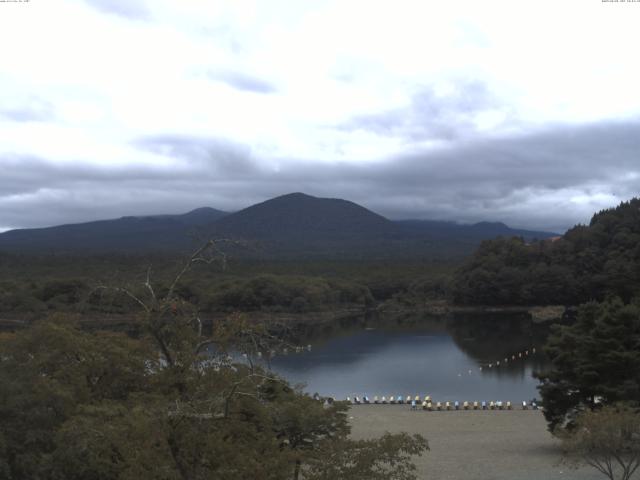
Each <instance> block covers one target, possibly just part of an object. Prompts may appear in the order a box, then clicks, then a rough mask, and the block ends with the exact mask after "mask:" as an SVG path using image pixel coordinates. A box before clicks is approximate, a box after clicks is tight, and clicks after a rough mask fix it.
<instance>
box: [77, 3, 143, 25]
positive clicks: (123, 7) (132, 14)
mask: <svg viewBox="0 0 640 480" xmlns="http://www.w3.org/2000/svg"><path fill="white" fill-rule="evenodd" d="M84 1H85V2H86V3H87V4H88V5H90V6H91V7H93V8H95V9H96V10H99V11H101V12H104V13H109V14H112V15H118V16H120V17H125V18H129V19H133V20H146V19H148V18H149V10H148V9H147V7H146V5H145V3H144V1H143V0H84Z"/></svg>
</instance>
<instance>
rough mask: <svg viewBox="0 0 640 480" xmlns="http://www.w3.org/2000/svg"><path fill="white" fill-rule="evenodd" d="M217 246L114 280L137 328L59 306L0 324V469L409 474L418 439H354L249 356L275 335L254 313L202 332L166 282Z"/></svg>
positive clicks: (193, 312)
mask: <svg viewBox="0 0 640 480" xmlns="http://www.w3.org/2000/svg"><path fill="white" fill-rule="evenodd" d="M218 254H219V252H218V251H217V244H216V243H215V242H209V243H208V244H207V245H205V246H204V247H203V248H201V249H199V250H198V251H197V252H195V253H194V255H192V256H191V257H190V258H189V259H187V261H186V263H185V264H184V265H183V266H182V268H181V269H180V270H179V271H178V273H177V274H176V276H175V278H174V280H173V282H172V283H171V284H170V285H169V287H168V288H167V289H165V290H160V289H156V288H154V286H153V285H152V282H151V279H150V275H147V278H146V280H145V282H144V285H143V286H144V289H143V290H142V293H144V294H145V295H142V293H140V292H139V291H137V290H134V289H129V288H123V287H117V288H116V289H115V290H116V291H117V292H119V293H121V294H122V295H125V296H127V297H128V298H130V299H131V300H132V301H134V302H135V303H137V304H138V305H139V306H140V309H141V314H140V316H139V323H140V327H141V328H140V331H141V336H140V337H139V338H135V339H134V338H129V337H127V336H126V335H124V334H120V333H110V332H94V333H89V332H86V331H83V330H81V329H80V328H79V327H78V325H77V324H76V323H75V322H73V321H72V319H71V320H69V319H68V318H65V317H59V318H55V319H52V320H49V321H42V322H39V323H38V324H36V325H35V326H33V327H32V328H28V329H25V330H23V331H20V332H18V333H16V334H15V335H3V336H2V337H0V352H2V354H1V355H0V384H1V385H2V389H0V425H1V426H2V428H1V429H0V479H3V480H4V479H11V480H23V479H24V480H26V479H29V480H39V479H53V480H62V479H65V480H80V479H83V480H86V479H89V480H93V479H95V480H98V479H100V480H103V479H108V480H111V479H113V480H116V479H117V480H133V479H140V480H147V479H149V480H151V479H163V480H164V479H166V480H195V479H198V480H199V479H207V478H224V479H225V480H241V479H247V478H251V479H265V480H271V479H273V480H276V479H278V480H279V479H282V478H294V479H296V478H299V476H300V475H301V474H303V475H304V476H305V478H326V477H318V475H320V474H321V473H322V472H326V471H329V470H328V469H330V468H333V469H334V471H341V472H344V475H341V476H340V478H344V479H347V480H348V479H359V478H364V477H363V476H366V475H367V474H369V478H378V477H374V476H373V475H374V474H377V473H376V472H381V471H383V469H384V468H386V469H387V470H389V471H395V472H396V473H394V474H393V475H395V476H390V477H389V478H395V479H399V480H400V479H402V480H405V479H406V480H409V479H412V478H415V477H414V476H412V475H413V473H412V472H413V471H414V470H413V469H412V467H411V455H419V454H421V453H422V452H424V451H425V450H426V448H427V446H426V441H424V439H422V438H421V437H408V436H404V435H399V436H396V435H387V436H385V437H383V438H381V439H378V440H375V439H374V440H370V441H367V442H364V443H363V442H354V441H352V440H350V439H349V438H348V435H349V430H350V429H349V425H348V423H347V418H346V410H347V408H348V407H347V405H345V404H344V403H340V402H337V403H334V404H333V405H330V406H325V405H324V404H323V403H322V402H320V401H318V400H315V399H313V398H311V397H309V396H308V395H306V394H304V393H302V392H301V391H299V390H295V389H292V388H291V387H290V386H289V385H288V383H287V382H286V381H284V380H283V379H281V378H279V377H277V376H276V375H274V374H273V373H271V372H269V371H268V370H265V369H263V368H261V367H260V366H259V365H257V364H255V363H254V362H253V361H252V359H253V358H254V356H258V353H260V352H262V350H263V349H265V350H269V349H271V348H273V347H274V345H275V344H276V343H277V342H278V341H280V340H279V339H278V338H277V337H276V336H274V335H273V334H272V333H271V332H270V331H269V328H268V326H266V325H264V324H259V323H253V322H251V321H250V320H249V319H248V318H247V317H243V316H232V317H230V318H229V319H228V320H227V321H225V322H221V323H220V324H218V325H216V326H215V328H214V329H213V333H212V334H211V335H206V334H204V333H203V328H202V323H201V321H200V319H199V315H198V311H197V309H196V308H195V307H194V306H193V305H191V304H189V303H188V302H186V301H185V300H183V299H182V298H181V297H180V295H179V293H178V290H179V285H180V281H181V279H182V278H183V277H184V276H185V275H186V274H187V273H188V272H189V271H190V269H191V268H192V267H193V266H194V265H196V264H199V263H211V262H212V261H214V260H215V259H216V258H217V256H218ZM156 291H159V292H161V293H156ZM209 346H212V347H213V351H211V350H209V349H208V348H207V347H209ZM231 351H236V352H238V351H239V352H243V353H246V354H247V357H246V358H247V361H234V360H233V359H230V357H229V355H228V354H229V353H230V352H231ZM337 445H339V446H341V448H342V449H343V450H344V451H350V452H353V455H350V456H345V455H344V454H340V453H339V452H336V451H335V450H332V449H335V448H336V446H337ZM354 461H356V466H357V468H356V467H355V466H354ZM326 462H329V463H328V464H326ZM314 475H316V477H314Z"/></svg>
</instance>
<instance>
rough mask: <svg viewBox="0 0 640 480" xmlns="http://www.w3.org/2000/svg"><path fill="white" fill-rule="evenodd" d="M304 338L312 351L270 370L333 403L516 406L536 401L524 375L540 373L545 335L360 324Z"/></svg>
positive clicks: (463, 323)
mask: <svg viewBox="0 0 640 480" xmlns="http://www.w3.org/2000/svg"><path fill="white" fill-rule="evenodd" d="M305 333H306V335H305V338H304V340H303V341H304V342H305V343H312V344H313V349H312V350H311V351H310V352H306V351H305V352H303V353H299V354H295V355H288V356H277V357H275V358H273V359H272V361H271V365H272V368H273V369H274V370H275V371H276V372H278V373H280V374H282V375H283V376H284V377H286V378H288V379H289V380H290V381H291V382H293V383H305V384H306V385H307V387H306V390H307V391H309V392H310V393H313V392H319V393H320V394H323V395H333V396H335V397H336V398H344V397H346V396H347V395H354V394H357V395H363V394H366V395H368V396H370V397H373V396H374V395H378V396H382V395H385V396H389V395H394V396H396V395H403V396H406V395H425V394H429V395H431V396H432V397H433V398H434V399H438V400H443V401H446V400H450V401H454V400H460V401H462V400H469V401H473V400H479V401H480V400H491V399H494V400H497V399H500V400H505V401H506V400H511V401H512V402H519V401H522V400H529V399H531V398H533V397H536V396H537V390H536V385H537V381H536V380H535V379H533V378H532V372H533V371H535V370H540V369H542V368H543V367H544V365H545V360H544V358H543V357H542V355H541V353H540V349H539V348H538V350H537V353H536V354H535V355H534V354H532V353H531V348H532V347H534V346H538V347H539V346H540V345H541V344H542V343H543V341H544V337H545V335H546V332H545V329H544V328H542V327H539V326H536V325H534V324H532V323H531V322H530V321H528V320H526V319H522V318H514V317H513V316H511V317H500V316H496V315H491V316H489V315H487V316H477V315H476V316H473V317H469V316H467V317H464V316H457V317H450V318H442V317H441V318H429V317H416V316H403V317H384V318H374V319H362V318H360V319H352V322H351V323H349V322H347V321H344V322H343V323H342V324H340V325H333V326H332V327H327V326H326V325H325V326H323V327H322V331H313V329H312V330H311V331H308V332H305ZM526 350H529V351H530V354H529V355H528V356H525V355H524V354H523V353H524V352H525V351H526ZM518 353H522V354H523V355H522V358H518ZM514 354H515V356H516V359H515V360H512V358H511V357H512V355H514ZM505 357H506V358H508V361H507V362H506V364H505V362H504V358H505ZM498 360H499V361H500V366H499V367H498V366H496V365H495V362H496V361H498ZM489 364H492V368H489Z"/></svg>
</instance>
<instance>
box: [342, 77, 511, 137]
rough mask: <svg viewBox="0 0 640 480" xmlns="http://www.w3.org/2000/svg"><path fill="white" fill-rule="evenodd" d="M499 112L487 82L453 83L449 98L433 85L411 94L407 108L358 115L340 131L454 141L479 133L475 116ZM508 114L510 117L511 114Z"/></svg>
mask: <svg viewBox="0 0 640 480" xmlns="http://www.w3.org/2000/svg"><path fill="white" fill-rule="evenodd" d="M496 109H500V110H503V111H504V110H505V108H504V107H503V106H502V105H501V104H500V103H499V102H498V100H497V99H496V97H495V96H494V95H493V94H492V93H491V92H490V91H489V89H488V88H487V86H486V85H485V84H484V83H482V82H479V81H465V82H458V83H456V84H454V86H453V91H452V92H451V93H449V94H447V95H438V93H437V92H436V89H435V87H433V86H426V87H423V88H422V89H420V90H418V91H417V92H415V93H414V94H413V95H412V97H411V102H410V104H409V105H408V106H407V107H405V108H398V109H394V110H389V111H386V112H382V113H375V114H371V115H359V116H356V117H353V118H352V119H351V120H349V121H348V122H346V123H345V124H343V125H340V126H339V128H341V129H344V130H348V131H352V130H367V131H371V132H374V133H376V134H379V135H384V136H394V137H401V138H404V139H407V140H411V141H421V140H455V139H458V138H461V137H466V136H468V135H469V134H471V133H473V132H475V131H476V126H475V123H474V116H475V115H476V114H478V113H481V112H484V111H488V110H496ZM505 114H506V116H507V117H510V114H509V112H508V111H505ZM510 120H513V119H510Z"/></svg>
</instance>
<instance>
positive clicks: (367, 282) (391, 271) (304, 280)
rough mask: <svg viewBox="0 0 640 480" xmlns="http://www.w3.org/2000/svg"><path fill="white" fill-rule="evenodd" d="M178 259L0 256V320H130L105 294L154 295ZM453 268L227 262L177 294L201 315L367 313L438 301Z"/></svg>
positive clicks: (130, 307)
mask: <svg viewBox="0 0 640 480" xmlns="http://www.w3.org/2000/svg"><path fill="white" fill-rule="evenodd" d="M180 262H181V257H180V256H178V255H146V256H143V255H121V254H109V255H91V256H56V255H42V256H35V255H16V254H4V255H2V254H0V318H13V319H27V320H33V319H37V318H42V317H43V316H46V315H49V314H51V313H53V312H66V313H76V314H81V315H85V316H89V317H90V316H91V315H104V314H129V313H131V312H135V310H136V304H135V302H133V301H131V299H130V298H127V297H126V296H123V295H114V294H113V292H110V291H109V289H107V288H104V287H116V286H120V287H122V286H126V287H127V288H128V289H130V290H132V291H134V292H141V291H142V290H144V288H145V287H144V283H145V280H146V275H147V272H149V274H150V276H151V278H152V279H153V281H154V282H156V283H157V284H158V287H159V288H160V289H162V288H165V289H166V288H167V287H168V285H169V283H170V280H171V277H172V275H174V274H175V272H176V271H177V270H178V269H179V268H180V264H181V263H180ZM454 268H455V264H451V263H446V262H432V261H422V262H420V261H417V262H411V263H409V262H402V261H389V262H385V261H379V262H373V261H352V262H348V261H334V262H330V261H322V262H319V261H302V260H299V261H284V260H278V261H252V260H247V259H236V258H233V257H229V258H228V259H227V265H226V268H223V266H222V265H220V264H217V265H207V266H197V267H196V268H194V271H193V272H191V273H190V274H189V275H187V276H184V277H183V278H182V279H181V281H180V285H179V286H178V289H177V291H176V294H177V295H179V296H180V298H182V299H183V300H185V301H188V302H190V303H191V304H193V305H196V306H197V308H198V309H199V310H200V311H201V312H203V313H205V314H211V313H228V312H233V311H244V312H256V311H261V312H267V313H309V312H326V311H338V310H340V311H342V310H353V309H358V310H363V309H367V308H372V307H373V306H375V305H379V304H380V303H382V302H385V301H388V300H389V299H398V300H400V301H401V302H402V303H404V304H407V305H414V304H416V303H417V302H420V301H423V300H424V299H426V298H444V296H445V295H446V285H447V284H448V279H449V277H450V275H451V272H452V271H453V270H454Z"/></svg>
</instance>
